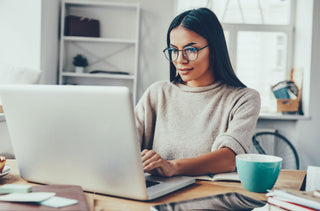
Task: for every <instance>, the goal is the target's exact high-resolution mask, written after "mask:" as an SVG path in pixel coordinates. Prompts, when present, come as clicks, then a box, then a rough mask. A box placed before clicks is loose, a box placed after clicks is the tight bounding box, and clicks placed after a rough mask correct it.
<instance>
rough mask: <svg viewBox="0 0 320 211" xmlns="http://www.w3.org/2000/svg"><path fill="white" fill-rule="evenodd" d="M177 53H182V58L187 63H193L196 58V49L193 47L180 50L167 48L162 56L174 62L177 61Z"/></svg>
mask: <svg viewBox="0 0 320 211" xmlns="http://www.w3.org/2000/svg"><path fill="white" fill-rule="evenodd" d="M179 51H182V54H183V56H184V58H185V59H187V60H188V61H194V60H196V59H197V58H198V49H197V48H195V47H186V48H184V49H182V50H178V49H175V48H167V49H166V50H165V51H164V54H165V56H166V58H167V59H168V60H169V61H172V62H174V61H176V60H177V59H178V56H179Z"/></svg>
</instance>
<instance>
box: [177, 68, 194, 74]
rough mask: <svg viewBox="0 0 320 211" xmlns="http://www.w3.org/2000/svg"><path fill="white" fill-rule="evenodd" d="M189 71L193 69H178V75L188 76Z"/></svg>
mask: <svg viewBox="0 0 320 211" xmlns="http://www.w3.org/2000/svg"><path fill="white" fill-rule="evenodd" d="M191 70H193V68H178V71H179V73H180V74H182V75H186V74H188V73H189V72H190V71H191Z"/></svg>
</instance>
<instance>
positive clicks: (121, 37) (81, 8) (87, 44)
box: [59, 0, 140, 101]
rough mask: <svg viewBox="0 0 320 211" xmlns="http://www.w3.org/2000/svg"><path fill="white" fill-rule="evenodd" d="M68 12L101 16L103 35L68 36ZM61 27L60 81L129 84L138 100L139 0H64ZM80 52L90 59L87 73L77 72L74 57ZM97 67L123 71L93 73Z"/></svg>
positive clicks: (60, 82) (87, 16)
mask: <svg viewBox="0 0 320 211" xmlns="http://www.w3.org/2000/svg"><path fill="white" fill-rule="evenodd" d="M114 1H115V0H114ZM68 15H75V16H80V17H86V18H92V19H96V20H99V22H100V37H81V36H65V35H64V28H65V17H66V16H68ZM60 27H61V28H60V62H59V84H61V85H62V84H77V85H105V86H117V85H119V86H127V87H129V88H130V90H131V92H132V98H133V101H135V100H136V93H137V91H136V90H137V72H138V53H139V28H140V4H139V3H119V2H110V1H102V0H100V1H91V0H86V1H85V0H63V1H62V8H61V24H60ZM77 54H82V55H84V56H85V57H86V58H87V59H88V63H89V66H88V67H87V68H86V69H85V72H84V73H75V72H74V67H73V65H72V60H73V57H74V56H76V55H77ZM94 70H104V71H112V72H118V73H120V74H117V73H90V72H91V71H94ZM122 73H123V74H122Z"/></svg>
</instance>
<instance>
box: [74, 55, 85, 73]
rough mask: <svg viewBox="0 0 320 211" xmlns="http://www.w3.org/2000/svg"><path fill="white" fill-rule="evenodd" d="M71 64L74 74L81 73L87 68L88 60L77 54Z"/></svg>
mask: <svg viewBox="0 0 320 211" xmlns="http://www.w3.org/2000/svg"><path fill="white" fill-rule="evenodd" d="M72 64H73V65H74V67H75V72H76V73H83V71H84V68H85V67H87V66H88V60H87V58H86V57H84V56H82V55H81V54H78V55H76V56H75V57H73V62H72Z"/></svg>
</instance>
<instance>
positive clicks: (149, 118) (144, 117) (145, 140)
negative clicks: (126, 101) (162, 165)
mask: <svg viewBox="0 0 320 211" xmlns="http://www.w3.org/2000/svg"><path fill="white" fill-rule="evenodd" d="M135 117H136V127H137V132H138V140H139V141H140V145H141V150H142V149H152V144H153V136H154V125H155V113H154V111H153V109H152V106H151V94H150V89H147V90H146V91H145V93H144V94H143V95H142V97H141V98H140V100H139V102H138V103H137V105H136V107H135Z"/></svg>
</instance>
